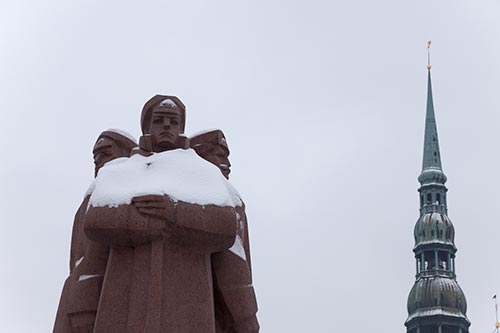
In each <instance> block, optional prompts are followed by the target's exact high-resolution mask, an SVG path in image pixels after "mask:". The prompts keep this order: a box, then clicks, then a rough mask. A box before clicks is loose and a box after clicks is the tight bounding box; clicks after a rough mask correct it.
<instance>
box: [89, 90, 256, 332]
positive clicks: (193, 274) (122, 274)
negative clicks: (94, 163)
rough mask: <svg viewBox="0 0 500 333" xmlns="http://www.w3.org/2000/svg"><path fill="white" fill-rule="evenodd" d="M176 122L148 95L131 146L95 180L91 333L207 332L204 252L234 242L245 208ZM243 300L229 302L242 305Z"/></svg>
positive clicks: (210, 301) (176, 116) (173, 113)
mask: <svg viewBox="0 0 500 333" xmlns="http://www.w3.org/2000/svg"><path fill="white" fill-rule="evenodd" d="M184 126H185V107H184V105H183V104H182V102H181V101H180V100H179V99H178V98H176V97H174V96H160V95H157V96H155V97H153V98H152V99H151V100H149V101H148V102H147V103H146V105H145V106H144V109H143V112H142V115H141V128H142V131H143V136H142V137H141V139H140V142H139V148H138V149H135V150H134V151H133V154H132V156H131V157H130V158H129V159H121V160H116V161H113V162H111V163H108V164H107V165H106V166H105V167H104V168H102V169H101V170H100V171H99V174H98V176H97V177H96V179H95V187H94V189H93V191H92V195H91V197H90V199H89V205H88V210H87V212H86V215H85V222H84V230H85V234H86V235H87V236H88V238H89V239H91V240H93V241H95V242H97V243H99V244H102V245H103V246H107V247H109V248H110V250H109V251H110V252H109V259H108V262H107V267H106V273H105V276H104V282H103V285H102V291H101V293H100V300H99V307H98V310H97V317H96V320H95V328H94V332H97V333H101V332H106V333H112V332H120V333H121V332H176V333H177V332H214V331H215V315H214V298H213V290H212V285H213V281H212V262H211V261H212V259H211V255H212V254H213V253H216V252H224V251H225V250H227V249H229V248H231V247H233V246H234V244H237V242H238V239H239V238H240V239H241V237H242V236H241V235H240V233H241V231H240V230H241V228H242V226H243V225H245V224H246V222H243V221H242V216H244V208H243V203H242V202H241V200H240V198H239V196H238V194H237V191H236V190H235V189H234V188H233V187H232V186H231V184H230V183H229V182H228V181H227V180H226V179H225V178H224V176H223V175H222V174H221V172H220V170H219V168H217V167H215V166H214V165H212V164H210V163H207V161H205V160H204V159H202V158H200V157H199V156H198V155H197V154H196V153H195V152H194V151H193V150H191V149H187V148H188V147H189V140H188V139H187V138H186V137H185V136H184V135H183V133H184ZM179 148H180V149H179ZM228 165H229V164H228ZM240 242H241V240H240ZM242 253H245V251H243V252H242ZM244 255H245V256H246V254H244ZM242 262H243V266H244V267H246V269H247V273H248V270H249V266H248V265H247V264H246V262H245V261H242ZM249 276H250V277H251V275H249ZM250 284H251V278H250ZM249 295H251V297H252V298H248V299H243V298H238V297H233V298H231V297H229V298H227V300H229V299H231V301H232V300H233V299H238V301H236V303H234V305H236V306H239V307H240V308H243V309H245V308H246V307H248V306H247V304H246V302H250V303H252V304H253V303H255V299H254V294H253V289H251V294H249ZM231 301H229V302H231ZM237 303H238V304H237ZM234 313H246V311H240V312H238V311H236V312H234ZM253 314H255V312H253ZM239 319H240V318H236V319H234V321H235V322H236V321H237V320H239ZM241 319H246V318H241ZM257 327H258V326H257ZM257 330H258V329H257ZM254 331H255V330H235V332H254Z"/></svg>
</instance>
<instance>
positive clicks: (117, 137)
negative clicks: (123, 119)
mask: <svg viewBox="0 0 500 333" xmlns="http://www.w3.org/2000/svg"><path fill="white" fill-rule="evenodd" d="M103 137H107V138H110V139H111V140H113V141H115V142H116V144H117V145H118V146H120V147H122V148H123V149H125V150H127V151H131V150H132V148H134V147H137V142H136V141H135V139H134V137H133V136H132V135H130V134H129V133H127V132H125V131H122V130H115V129H108V130H106V131H104V132H102V133H101V134H100V135H99V136H98V137H97V140H96V142H95V145H94V149H93V150H96V149H98V148H99V146H100V143H101V142H102V140H101V138H103Z"/></svg>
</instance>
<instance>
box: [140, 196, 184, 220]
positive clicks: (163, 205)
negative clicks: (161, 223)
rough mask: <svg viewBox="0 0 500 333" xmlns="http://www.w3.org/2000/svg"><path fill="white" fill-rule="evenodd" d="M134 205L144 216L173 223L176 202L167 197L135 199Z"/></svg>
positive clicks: (141, 197)
mask: <svg viewBox="0 0 500 333" xmlns="http://www.w3.org/2000/svg"><path fill="white" fill-rule="evenodd" d="M132 204H133V205H134V206H135V207H136V208H137V210H138V211H139V212H140V213H142V214H144V215H147V216H150V217H154V218H158V219H161V220H165V221H169V222H173V214H174V213H175V212H174V209H175V202H174V201H173V200H172V199H171V198H170V197H169V196H167V195H144V196H139V197H134V198H132Z"/></svg>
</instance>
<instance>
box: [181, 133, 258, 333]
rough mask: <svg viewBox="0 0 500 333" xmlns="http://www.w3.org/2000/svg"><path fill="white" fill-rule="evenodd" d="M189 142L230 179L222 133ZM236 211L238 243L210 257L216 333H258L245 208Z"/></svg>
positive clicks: (225, 143) (199, 153) (203, 134)
mask: <svg viewBox="0 0 500 333" xmlns="http://www.w3.org/2000/svg"><path fill="white" fill-rule="evenodd" d="M190 143H191V147H192V148H193V149H194V150H195V151H196V153H197V154H198V155H199V156H200V157H202V158H203V159H205V160H207V161H208V162H210V163H212V164H214V165H215V166H217V167H218V168H219V169H220V171H221V172H222V174H223V175H224V177H226V178H227V179H229V174H230V172H231V169H230V168H231V163H230V162H229V147H228V144H227V141H226V138H225V136H224V133H223V132H222V131H221V130H212V131H208V132H204V133H200V134H197V135H195V136H192V137H191V138H190ZM236 210H237V213H238V214H239V216H240V218H241V219H240V220H241V225H240V226H239V228H238V234H237V236H236V241H235V243H234V244H233V246H232V247H231V248H230V249H228V250H225V251H221V252H216V253H214V254H212V256H211V260H212V277H213V283H214V303H215V320H216V332H217V333H219V332H220V333H225V332H258V331H259V323H258V321H257V315H256V314H257V301H256V299H255V292H254V289H253V285H252V265H251V260H250V242H249V239H248V224H247V218H246V214H245V206H244V205H242V206H240V207H236Z"/></svg>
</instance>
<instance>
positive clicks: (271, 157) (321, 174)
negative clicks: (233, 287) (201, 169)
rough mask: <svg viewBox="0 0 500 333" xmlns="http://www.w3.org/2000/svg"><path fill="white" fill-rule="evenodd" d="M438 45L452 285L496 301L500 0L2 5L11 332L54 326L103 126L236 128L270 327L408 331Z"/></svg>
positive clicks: (5, 287) (6, 322)
mask: <svg viewBox="0 0 500 333" xmlns="http://www.w3.org/2000/svg"><path fill="white" fill-rule="evenodd" d="M428 39H431V40H432V41H433V44H432V62H433V88H434V103H435V107H436V115H437V121H438V130H439V135H440V143H441V152H442V158H443V167H444V170H445V173H446V174H447V175H448V179H449V181H448V187H449V190H450V191H449V209H450V217H451V218H452V220H453V221H454V224H455V227H456V231H457V236H456V244H457V246H458V249H459V251H458V254H457V256H458V257H457V262H456V265H457V273H458V281H459V283H460V284H461V286H462V288H463V289H464V291H465V293H466V296H467V299H468V305H469V309H468V313H467V314H468V316H469V318H470V320H471V321H472V327H471V329H472V331H473V332H478V333H479V332H491V331H492V330H493V328H494V326H493V325H494V320H495V318H494V308H493V303H492V300H491V297H492V295H493V294H495V293H498V294H499V295H500V265H499V250H500V247H499V242H498V239H497V237H498V235H499V234H500V223H499V221H500V210H499V208H498V207H499V199H500V190H499V186H498V185H499V182H500V176H499V172H498V171H499V170H500V158H499V149H498V147H499V142H500V131H499V127H500V116H499V114H500V93H499V88H500V66H499V60H498V59H500V0H481V1H465V0H462V1H458V0H453V1H451V0H439V1H435V0H434V1H428V0H422V1H400V0H386V1H384V0H382V1H368V0H365V1H255V0H254V1H210V2H209V1H176V2H175V3H174V2H173V1H171V2H167V1H106V2H103V1H95V0H94V1H49V0H47V1H25V0H16V1H6V0H4V1H1V2H0V50H1V52H0V117H1V118H0V133H1V134H0V135H1V136H0V140H2V142H3V147H2V157H1V162H2V163H1V164H0V168H1V169H0V182H1V183H0V184H1V185H0V221H1V232H0V262H1V267H2V269H1V274H0V286H1V287H0V288H1V293H0V294H1V295H2V296H1V297H0V322H1V323H2V324H1V325H2V330H4V331H5V332H48V331H50V330H51V329H52V325H53V321H54V317H55V311H56V308H57V305H58V301H59V296H60V292H61V288H62V285H63V282H64V279H65V278H66V275H67V273H68V261H69V259H68V258H69V241H70V235H71V226H72V223H73V216H74V214H75V212H76V210H77V208H78V206H79V204H80V202H81V200H82V196H83V193H84V192H85V190H86V189H87V186H88V184H89V183H90V181H91V179H92V176H93V164H92V154H91V150H92V146H93V144H94V141H95V139H96V137H97V135H98V134H99V133H100V132H101V131H102V130H105V129H107V128H110V127H112V128H120V129H123V130H127V131H129V132H130V133H132V134H133V135H135V136H136V137H138V136H139V134H140V127H139V117H140V110H141V109H142V106H143V104H144V102H145V101H146V100H147V99H149V98H150V97H151V96H153V95H154V94H157V93H161V94H174V95H177V96H179V97H180V98H181V99H182V101H183V102H184V103H185V104H186V105H187V128H186V132H187V133H192V132H195V131H198V130H202V129H205V128H213V127H220V128H222V129H223V130H224V132H225V133H226V137H227V139H228V142H229V145H230V149H231V156H230V157H231V162H232V164H233V168H232V170H233V173H232V174H231V180H232V183H233V184H234V185H235V186H236V187H237V188H238V189H239V190H240V192H241V193H242V195H243V198H244V200H245V202H246V204H247V207H248V210H247V213H248V217H249V223H250V232H251V247H252V262H253V272H254V285H255V288H256V292H257V297H258V302H259V307H260V310H259V320H260V323H261V327H262V330H261V331H262V332H354V331H355V330H361V329H363V328H368V329H369V330H370V331H371V332H378V333H386V332H404V331H405V328H404V326H403V323H404V321H405V319H406V316H407V312H406V300H407V296H408V293H409V291H410V289H411V287H412V285H413V283H414V274H415V262H414V259H413V253H412V251H411V249H412V247H413V226H414V224H415V221H416V219H417V218H418V196H417V192H416V190H417V188H418V182H417V180H416V178H417V176H418V174H419V172H420V167H421V160H422V150H423V133H424V119H425V103H426V100H425V99H426V74H427V73H426V69H425V65H426V49H425V45H426V41H427V40H428Z"/></svg>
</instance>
